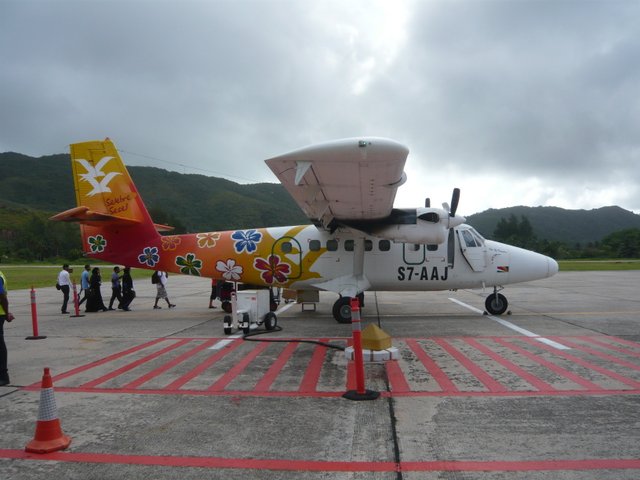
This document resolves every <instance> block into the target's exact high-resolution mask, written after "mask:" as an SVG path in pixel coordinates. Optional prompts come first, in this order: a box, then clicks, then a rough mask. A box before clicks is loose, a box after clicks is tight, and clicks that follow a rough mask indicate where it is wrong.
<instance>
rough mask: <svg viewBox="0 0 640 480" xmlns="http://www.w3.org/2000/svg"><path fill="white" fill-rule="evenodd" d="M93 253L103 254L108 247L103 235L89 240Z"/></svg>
mask: <svg viewBox="0 0 640 480" xmlns="http://www.w3.org/2000/svg"><path fill="white" fill-rule="evenodd" d="M87 242H88V243H89V248H90V249H91V253H102V252H104V249H105V247H106V246H107V240H106V239H105V238H104V237H103V236H102V235H96V236H95V237H89V238H88V239H87Z"/></svg>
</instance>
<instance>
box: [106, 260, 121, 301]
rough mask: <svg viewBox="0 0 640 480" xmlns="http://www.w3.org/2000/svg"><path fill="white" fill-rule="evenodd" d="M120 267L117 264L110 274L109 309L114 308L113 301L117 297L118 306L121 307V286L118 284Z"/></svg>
mask: <svg viewBox="0 0 640 480" xmlns="http://www.w3.org/2000/svg"><path fill="white" fill-rule="evenodd" d="M121 278H122V276H121V275H120V267H118V266H117V265H116V266H115V267H113V273H112V274H111V300H109V310H115V308H113V302H114V301H115V300H116V299H118V308H122V293H121V292H122V286H121V285H120V279H121Z"/></svg>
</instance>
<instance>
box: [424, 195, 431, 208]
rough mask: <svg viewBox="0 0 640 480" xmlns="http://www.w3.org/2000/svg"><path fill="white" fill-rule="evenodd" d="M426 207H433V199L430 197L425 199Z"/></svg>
mask: <svg viewBox="0 0 640 480" xmlns="http://www.w3.org/2000/svg"><path fill="white" fill-rule="evenodd" d="M424 208H431V199H430V198H429V197H427V198H425V199H424Z"/></svg>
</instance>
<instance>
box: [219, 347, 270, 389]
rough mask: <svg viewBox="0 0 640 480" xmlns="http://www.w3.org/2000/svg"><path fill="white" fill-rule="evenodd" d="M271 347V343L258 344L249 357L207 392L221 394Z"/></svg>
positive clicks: (228, 371)
mask: <svg viewBox="0 0 640 480" xmlns="http://www.w3.org/2000/svg"><path fill="white" fill-rule="evenodd" d="M269 346H271V344H270V343H266V342H262V343H258V344H257V345H256V346H255V347H254V348H253V350H251V351H250V352H249V354H248V355H245V356H244V357H243V358H242V360H240V361H239V362H238V363H236V364H235V365H234V366H233V367H231V368H230V369H229V370H227V372H226V373H225V374H224V375H222V376H221V377H220V378H219V379H218V380H216V381H215V382H214V383H213V385H211V386H210V387H209V388H208V389H207V390H208V391H210V392H220V391H222V390H224V389H225V387H226V386H227V385H229V384H230V383H231V382H232V381H233V380H234V379H235V378H236V377H237V376H238V375H240V374H241V373H242V372H243V371H244V369H245V368H247V367H248V366H249V364H250V363H251V362H253V361H254V360H255V359H256V357H257V356H258V355H260V354H261V353H262V352H264V351H265V350H266V349H267V348H269Z"/></svg>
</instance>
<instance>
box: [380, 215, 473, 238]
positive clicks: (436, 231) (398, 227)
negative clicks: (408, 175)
mask: <svg viewBox="0 0 640 480" xmlns="http://www.w3.org/2000/svg"><path fill="white" fill-rule="evenodd" d="M415 213H416V216H415V222H413V223H397V224H387V225H384V226H383V225H380V226H379V227H378V228H376V229H375V235H377V236H380V237H383V238H386V239H388V240H393V241H395V242H404V243H418V244H427V245H440V244H442V243H444V242H446V241H447V237H448V234H449V229H450V228H453V227H457V226H458V225H461V224H462V223H464V222H465V220H466V219H465V218H464V217H462V216H458V215H455V216H453V217H451V216H449V213H448V212H447V211H446V210H443V209H441V208H417V209H416V210H415Z"/></svg>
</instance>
